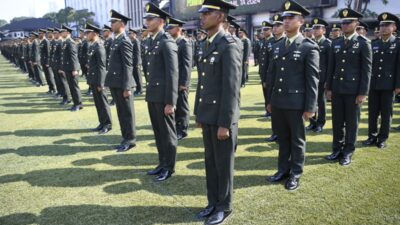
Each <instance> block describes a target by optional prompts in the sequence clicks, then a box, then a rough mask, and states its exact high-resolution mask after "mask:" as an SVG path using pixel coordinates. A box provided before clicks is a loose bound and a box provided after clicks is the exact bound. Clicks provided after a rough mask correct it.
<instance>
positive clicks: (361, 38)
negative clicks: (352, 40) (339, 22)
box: [357, 35, 370, 42]
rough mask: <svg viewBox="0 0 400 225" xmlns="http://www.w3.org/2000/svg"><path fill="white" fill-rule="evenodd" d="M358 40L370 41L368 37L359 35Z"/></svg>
mask: <svg viewBox="0 0 400 225" xmlns="http://www.w3.org/2000/svg"><path fill="white" fill-rule="evenodd" d="M357 38H358V40H363V41H367V42H368V41H370V40H369V39H368V38H366V37H364V36H362V35H358V37H357Z"/></svg>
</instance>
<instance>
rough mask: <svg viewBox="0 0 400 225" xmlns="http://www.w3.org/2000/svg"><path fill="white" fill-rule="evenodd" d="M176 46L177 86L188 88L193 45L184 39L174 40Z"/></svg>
mask: <svg viewBox="0 0 400 225" xmlns="http://www.w3.org/2000/svg"><path fill="white" fill-rule="evenodd" d="M176 44H177V45H178V62H179V80H178V84H179V86H185V87H189V85H190V77H191V76H190V75H191V74H192V58H193V44H192V42H191V41H189V40H188V39H186V38H179V39H178V40H176Z"/></svg>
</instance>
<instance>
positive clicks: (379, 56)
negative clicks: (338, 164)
mask: <svg viewBox="0 0 400 225" xmlns="http://www.w3.org/2000/svg"><path fill="white" fill-rule="evenodd" d="M378 20H379V26H380V34H381V38H380V39H377V40H376V41H373V42H372V52H373V57H372V59H373V61H372V77H371V85H370V90H369V95H368V139H367V140H366V141H364V142H363V144H364V145H367V146H371V145H376V146H377V147H378V148H380V149H382V148H385V147H386V140H387V139H388V138H389V129H390V124H391V122H392V115H393V98H394V93H396V94H398V93H400V40H399V39H398V38H396V37H395V36H394V35H393V32H394V31H395V30H396V28H397V25H396V24H399V22H400V21H399V18H398V17H397V16H395V15H393V14H391V13H388V12H385V13H382V14H380V15H379V16H378ZM379 116H381V124H380V129H379V132H378V117H379Z"/></svg>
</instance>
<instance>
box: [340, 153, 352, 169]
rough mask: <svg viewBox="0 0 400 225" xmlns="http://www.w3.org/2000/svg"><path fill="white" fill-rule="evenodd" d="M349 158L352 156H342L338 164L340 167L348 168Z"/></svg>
mask: <svg viewBox="0 0 400 225" xmlns="http://www.w3.org/2000/svg"><path fill="white" fill-rule="evenodd" d="M351 156H352V154H346V155H343V157H342V158H341V159H340V161H339V164H340V165H341V166H348V165H350V163H351Z"/></svg>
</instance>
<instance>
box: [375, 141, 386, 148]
mask: <svg viewBox="0 0 400 225" xmlns="http://www.w3.org/2000/svg"><path fill="white" fill-rule="evenodd" d="M386 146H387V145H386V142H385V141H378V142H377V143H376V147H378V148H379V149H383V148H386Z"/></svg>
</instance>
